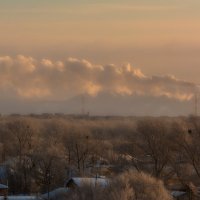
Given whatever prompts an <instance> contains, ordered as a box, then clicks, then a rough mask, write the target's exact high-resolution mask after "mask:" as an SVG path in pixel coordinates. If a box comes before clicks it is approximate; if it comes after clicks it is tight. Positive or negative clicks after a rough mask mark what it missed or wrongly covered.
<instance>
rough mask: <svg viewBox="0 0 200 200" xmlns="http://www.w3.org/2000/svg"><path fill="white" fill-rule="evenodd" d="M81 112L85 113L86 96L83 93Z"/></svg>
mask: <svg viewBox="0 0 200 200" xmlns="http://www.w3.org/2000/svg"><path fill="white" fill-rule="evenodd" d="M81 114H82V115H85V96H84V94H82V96H81Z"/></svg>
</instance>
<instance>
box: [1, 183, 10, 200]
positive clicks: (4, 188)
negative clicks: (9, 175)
mask: <svg viewBox="0 0 200 200" xmlns="http://www.w3.org/2000/svg"><path fill="white" fill-rule="evenodd" d="M0 196H4V199H7V196H8V186H7V185H3V184H0Z"/></svg>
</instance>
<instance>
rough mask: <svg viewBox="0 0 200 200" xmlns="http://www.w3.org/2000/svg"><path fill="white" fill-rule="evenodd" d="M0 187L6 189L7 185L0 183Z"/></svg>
mask: <svg viewBox="0 0 200 200" xmlns="http://www.w3.org/2000/svg"><path fill="white" fill-rule="evenodd" d="M0 189H8V186H7V185H3V184H0Z"/></svg>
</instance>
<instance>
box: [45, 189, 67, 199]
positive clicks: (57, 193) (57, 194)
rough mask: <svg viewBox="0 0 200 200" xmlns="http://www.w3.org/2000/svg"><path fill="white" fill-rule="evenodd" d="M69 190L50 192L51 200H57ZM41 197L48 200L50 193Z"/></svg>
mask: <svg viewBox="0 0 200 200" xmlns="http://www.w3.org/2000/svg"><path fill="white" fill-rule="evenodd" d="M68 191H69V190H68V189H67V188H63V187H62V188H57V189H55V190H52V191H50V192H49V198H50V199H57V198H58V197H59V195H62V194H66V193H67V192H68ZM41 197H42V198H43V199H48V193H45V194H42V195H41Z"/></svg>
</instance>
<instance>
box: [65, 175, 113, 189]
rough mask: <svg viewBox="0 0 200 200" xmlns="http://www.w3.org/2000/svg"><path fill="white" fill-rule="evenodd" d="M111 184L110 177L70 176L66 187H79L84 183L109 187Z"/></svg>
mask: <svg viewBox="0 0 200 200" xmlns="http://www.w3.org/2000/svg"><path fill="white" fill-rule="evenodd" d="M108 184H109V181H108V179H106V178H101V177H96V178H85V177H74V178H70V179H68V180H67V181H66V183H65V187H67V188H69V189H75V188H77V187H81V186H83V185H89V186H91V187H96V186H100V187H107V186H108Z"/></svg>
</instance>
